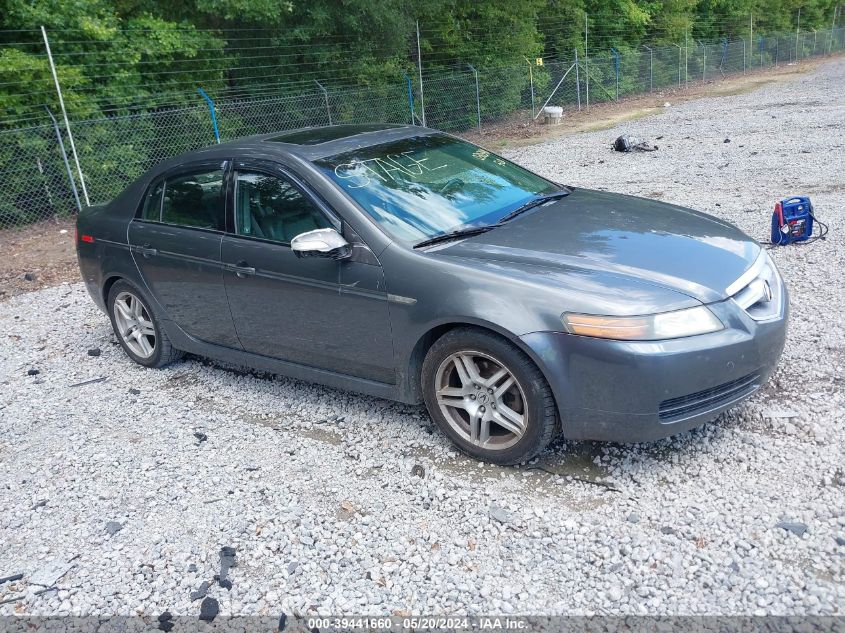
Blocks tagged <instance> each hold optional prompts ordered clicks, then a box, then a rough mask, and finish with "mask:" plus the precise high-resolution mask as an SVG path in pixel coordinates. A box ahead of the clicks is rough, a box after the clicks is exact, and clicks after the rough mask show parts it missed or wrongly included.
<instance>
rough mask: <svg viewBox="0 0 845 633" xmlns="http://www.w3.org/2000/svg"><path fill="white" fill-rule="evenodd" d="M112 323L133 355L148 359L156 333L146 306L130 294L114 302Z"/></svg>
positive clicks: (123, 295) (151, 352)
mask: <svg viewBox="0 0 845 633" xmlns="http://www.w3.org/2000/svg"><path fill="white" fill-rule="evenodd" d="M113 309H114V322H115V324H116V325H117V331H118V334H119V335H120V337H121V338H122V339H123V342H124V343H125V344H126V347H128V348H129V349H130V350H131V351H132V353H133V354H136V355H137V356H139V357H140V358H149V357H150V356H152V355H153V353H154V352H155V347H156V332H155V327H154V326H153V321H152V319H151V318H150V312H149V310H148V309H147V306H145V305H144V303H143V302H142V301H141V300H140V299H139V298H138V297H137V296H135V295H134V294H132V293H131V292H121V293H120V294H119V295H117V297H115V300H114V308H113Z"/></svg>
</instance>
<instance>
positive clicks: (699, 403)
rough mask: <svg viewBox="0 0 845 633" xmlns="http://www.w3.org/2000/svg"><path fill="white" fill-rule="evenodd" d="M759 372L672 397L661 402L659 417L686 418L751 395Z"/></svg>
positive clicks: (664, 419)
mask: <svg viewBox="0 0 845 633" xmlns="http://www.w3.org/2000/svg"><path fill="white" fill-rule="evenodd" d="M758 377H759V375H758V374H748V375H747V376H743V377H742V378H737V379H736V380H732V381H730V382H726V383H724V384H722V385H719V386H718V387H711V388H710V389H705V390H704V391H698V392H696V393H691V394H688V395H686V396H680V397H678V398H670V399H669V400H664V401H663V402H661V403H660V408H659V409H658V417H659V418H660V421H661V422H669V421H672V420H676V419H680V418H686V417H689V416H691V415H696V414H699V413H705V412H707V411H712V410H713V409H718V408H719V407H721V406H724V405H725V404H728V403H730V402H732V401H734V400H737V399H739V398H742V397H744V396H747V395H749V394H750V393H752V392H753V391H754V390H755V389H757V386H758V385H757V384H756V383H757V378H758Z"/></svg>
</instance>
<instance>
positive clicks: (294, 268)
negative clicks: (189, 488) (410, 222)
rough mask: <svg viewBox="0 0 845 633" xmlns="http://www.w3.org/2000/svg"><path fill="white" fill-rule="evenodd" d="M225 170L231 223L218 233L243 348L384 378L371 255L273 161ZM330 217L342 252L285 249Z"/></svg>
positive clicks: (383, 326) (383, 298)
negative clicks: (229, 230)
mask: <svg viewBox="0 0 845 633" xmlns="http://www.w3.org/2000/svg"><path fill="white" fill-rule="evenodd" d="M232 180H233V189H232V191H233V206H234V219H235V222H234V224H235V226H234V229H235V230H234V234H230V235H226V236H225V237H224V238H223V248H222V260H223V263H224V267H225V268H224V273H223V274H224V279H225V285H226V293H227V295H228V297H229V305H230V306H231V309H232V315H233V317H234V320H235V326H236V328H237V332H238V336H239V338H240V341H241V344H242V345H243V347H244V349H246V350H247V351H249V352H254V353H256V354H262V355H264V356H272V357H274V358H279V359H282V360H286V361H289V362H294V363H297V364H301V365H307V366H310V367H315V368H319V369H327V370H330V371H334V372H339V373H343V374H348V375H352V376H357V377H360V378H367V379H371V380H377V381H380V382H389V383H392V382H393V381H394V362H393V339H392V335H391V331H390V322H389V315H388V304H387V292H386V290H385V284H384V274H383V272H382V269H381V265H380V264H379V263H378V260H377V259H376V258H375V257H374V256H373V255H372V253H371V252H369V249H367V248H366V245H364V244H363V243H361V242H360V240H359V239H358V238H357V237H356V236H354V235H353V234H351V232H350V231H349V229H345V230H344V227H343V226H342V223H341V221H340V219H339V218H338V217H337V216H336V215H335V214H334V213H333V212H332V211H331V210H330V209H328V207H327V206H326V205H325V203H323V201H322V200H320V199H319V198H317V197H316V196H314V195H313V194H312V193H311V192H310V191H309V190H308V189H307V188H306V187H305V186H304V185H303V184H302V183H301V182H300V181H299V180H298V179H296V178H295V177H294V176H293V175H291V174H288V173H286V172H284V171H283V170H282V169H281V168H280V167H279V166H274V165H273V164H268V163H240V164H236V169H235V171H234V173H233V178H232ZM329 227H334V228H337V229H340V230H342V231H344V233H345V234H344V237H346V238H347V240H348V241H350V243H352V244H353V253H354V254H353V257H352V258H351V259H350V260H344V261H334V260H331V259H324V258H318V257H309V258H302V259H301V258H299V257H297V256H296V254H295V253H294V252H293V251H292V250H291V248H290V241H291V240H292V239H293V238H294V237H295V236H296V235H299V234H301V233H304V232H306V231H309V230H313V229H317V228H329ZM356 240H357V241H358V244H357V245H355V242H356Z"/></svg>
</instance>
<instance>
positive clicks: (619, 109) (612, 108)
mask: <svg viewBox="0 0 845 633" xmlns="http://www.w3.org/2000/svg"><path fill="white" fill-rule="evenodd" d="M829 60H830V57H821V58H814V59H808V60H803V61H801V62H797V63H791V64H786V65H782V66H778V67H777V68H768V69H766V70H762V71H761V70H756V69H753V70H749V72H748V74H745V75H736V76H731V77H726V78H721V77H716V78H713V79H712V80H709V79H708V80H707V81H704V82H702V81H696V82H690V83H689V84H687V85H685V86H682V87H680V88H678V87H675V88H665V89H663V90H659V91H657V92H654V93H651V94H645V95H636V96H631V97H625V98H623V99H622V100H620V101H619V102H608V103H599V104H592V105H590V107H589V109H588V108H583V109H582V110H580V111H579V110H578V109H577V108H569V109H567V110H566V111H565V112H564V117H563V120H562V121H561V123H560V124H559V125H554V126H548V125H543V124H542V123H540V122H536V123H534V122H532V121H531V116H530V112H527V111H526V112H518V113H515V114H514V115H513V116H511V117H509V118H508V119H507V120H505V121H501V122H499V123H494V124H490V125H486V126H484V127H483V128H482V130H481V132H478V131H468V132H465V133H462V134H461V135H460V136H462V137H463V138H466V139H467V140H469V141H472V142H474V143H478V144H479V145H485V146H487V147H489V148H490V149H501V148H503V147H520V146H524V145H533V144H534V143H541V142H543V141H546V140H550V139H555V138H560V137H562V136H569V135H571V134H578V133H580V132H596V131H599V130H606V129H610V128H613V127H616V126H617V125H619V124H620V123H624V122H626V121H635V120H637V119H642V118H645V117H647V116H652V115H656V114H660V113H661V112H663V111H665V110H666V109H667V108H665V106H664V104H666V103H667V102H668V103H669V104H671V105H670V107H672V106H675V105H678V104H680V103H684V102H686V101H692V100H694V99H701V98H702V97H727V96H731V95H738V94H743V93H746V92H752V91H754V90H757V89H758V88H761V87H763V86H765V85H768V84H772V83H777V82H784V81H790V80H793V79H796V78H798V77H800V76H802V75H805V74H806V73H808V72H810V71H812V70H814V69H816V68H817V67H818V66H820V65H821V64H823V63H826V62H827V61H829ZM802 105H804V104H802Z"/></svg>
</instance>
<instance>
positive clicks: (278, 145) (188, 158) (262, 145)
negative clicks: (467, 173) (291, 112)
mask: <svg viewBox="0 0 845 633" xmlns="http://www.w3.org/2000/svg"><path fill="white" fill-rule="evenodd" d="M437 133H438V132H437V130H432V129H430V128H426V127H420V126H416V125H391V124H387V123H367V124H355V125H328V126H321V127H304V128H298V129H295V130H288V131H283V132H273V133H271V134H258V135H255V136H245V137H243V138H239V139H237V140H234V141H228V142H226V143H220V144H219V145H210V146H208V147H204V148H202V149H198V150H194V151H191V152H186V153H184V154H181V155H179V156H175V157H173V158H171V159H169V160H167V161H165V162H163V163H161V164H160V165H159V166H158V169H156V170H155V171H156V172H158V173H161V172H162V171H165V170H167V169H170V168H172V167H175V166H177V165H180V164H183V163H186V162H192V161H195V160H204V159H208V160H214V159H225V158H233V157H237V158H239V157H250V158H269V159H271V160H272V159H273V158H285V157H290V156H295V157H299V158H302V159H305V160H307V161H314V160H318V159H320V158H325V157H328V156H334V155H335V154H342V153H344V152H348V151H352V150H355V149H360V148H362V147H372V146H373V145H381V144H383V143H389V142H392V141H397V140H400V139H405V138H411V137H415V136H428V135H430V134H437Z"/></svg>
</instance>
